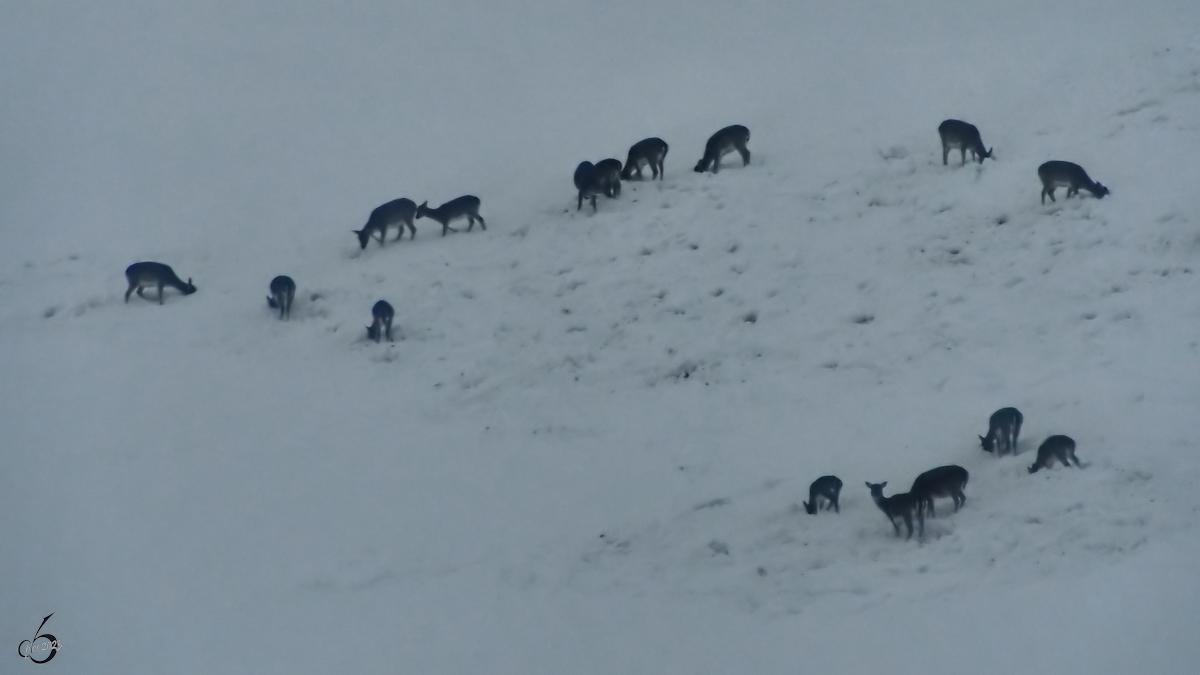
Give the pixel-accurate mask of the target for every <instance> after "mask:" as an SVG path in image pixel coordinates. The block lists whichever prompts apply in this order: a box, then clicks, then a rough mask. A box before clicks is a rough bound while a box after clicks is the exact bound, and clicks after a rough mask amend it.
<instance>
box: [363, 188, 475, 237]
mask: <svg viewBox="0 0 1200 675" xmlns="http://www.w3.org/2000/svg"><path fill="white" fill-rule="evenodd" d="M479 204H480V201H479V197H476V196H474V195H463V196H461V197H459V198H457V199H451V200H450V201H448V202H446V203H445V204H442V205H441V206H439V207H437V208H436V209H431V208H429V202H424V203H422V204H421V205H420V206H417V204H416V202H414V201H413V200H411V199H405V198H404V197H401V198H400V199H393V200H392V201H390V202H388V203H386V204H383V205H381V206H377V207H375V209H374V210H372V211H371V215H370V217H369V218H367V224H366V225H363V228H362V229H361V230H350V231H351V232H353V233H354V234H356V235H358V245H359V248H363V249H365V248H366V247H367V244H368V243H369V242H370V241H371V237H372V235H374V236H375V237H377V238H378V239H379V245H380V246H383V244H384V241H385V240H386V239H387V231H388V228H389V227H391V226H393V225H395V226H396V227H397V228H399V230H400V231H399V232H398V233H397V234H396V241H400V240H401V239H403V238H404V228H405V226H408V231H409V233H410V235H411V236H409V239H416V238H417V228H416V226H415V225H413V219H414V218H416V219H421V218H431V219H433V220H435V221H437V222H439V223H441V224H442V236H443V237H444V236H446V233H447V232H458V230H456V229H454V228H453V227H450V223H451V221H454V220H457V219H459V218H466V219H467V220H468V221H470V224H469V225H467V232H470V231H471V230H472V229H473V228H474V227H475V221H476V220H478V221H479V227H480V228H482V229H484V230H487V223H485V222H483V218H482V217H481V216H480V215H479Z"/></svg>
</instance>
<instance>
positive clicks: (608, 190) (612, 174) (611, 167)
mask: <svg viewBox="0 0 1200 675" xmlns="http://www.w3.org/2000/svg"><path fill="white" fill-rule="evenodd" d="M592 176H593V177H594V178H595V180H596V183H597V184H598V185H599V187H601V188H603V189H604V194H605V195H606V196H607V197H608V198H609V199H613V198H616V197H620V196H621V160H619V159H614V158H612V157H609V158H608V159H602V160H600V161H599V162H596V166H595V169H594V170H593V173H592Z"/></svg>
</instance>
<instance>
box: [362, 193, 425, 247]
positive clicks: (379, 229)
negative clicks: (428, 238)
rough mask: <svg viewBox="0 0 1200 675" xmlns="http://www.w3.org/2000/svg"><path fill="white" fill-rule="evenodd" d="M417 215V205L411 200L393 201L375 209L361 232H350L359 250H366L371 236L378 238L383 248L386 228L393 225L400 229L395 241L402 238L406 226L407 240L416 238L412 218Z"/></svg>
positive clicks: (415, 229)
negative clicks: (408, 235)
mask: <svg viewBox="0 0 1200 675" xmlns="http://www.w3.org/2000/svg"><path fill="white" fill-rule="evenodd" d="M416 214H417V205H416V204H415V203H414V202H413V200H411V199H404V198H403V197H402V198H400V199H394V200H392V201H390V202H388V203H386V204H383V205H381V206H377V207H375V209H374V210H373V211H371V217H369V218H367V224H366V225H363V228H362V229H361V230H350V231H351V232H353V233H354V234H357V235H358V245H359V247H361V248H366V247H367V243H368V242H370V241H371V235H372V234H374V235H376V236H377V237H379V245H380V246H383V242H384V240H386V239H387V230H388V227H390V226H392V225H395V226H396V227H398V228H400V231H399V232H397V233H396V241H400V240H401V239H403V238H404V227H405V226H406V225H407V226H408V229H409V232H411V233H412V236H410V237H409V239H416V238H417V228H416V226H415V225H413V216H415V215H416Z"/></svg>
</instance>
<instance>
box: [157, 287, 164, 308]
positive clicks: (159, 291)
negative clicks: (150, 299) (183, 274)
mask: <svg viewBox="0 0 1200 675" xmlns="http://www.w3.org/2000/svg"><path fill="white" fill-rule="evenodd" d="M158 304H160V305H161V304H163V285H162V282H161V281H160V282H158Z"/></svg>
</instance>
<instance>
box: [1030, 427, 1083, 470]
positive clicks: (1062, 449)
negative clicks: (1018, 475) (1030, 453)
mask: <svg viewBox="0 0 1200 675" xmlns="http://www.w3.org/2000/svg"><path fill="white" fill-rule="evenodd" d="M1055 462H1058V463H1059V464H1062V465H1063V466H1071V463H1072V462H1073V463H1074V464H1075V466H1076V467H1077V468H1080V469H1082V468H1083V465H1082V464H1080V463H1079V458H1078V457H1076V456H1075V441H1074V439H1072V438H1071V437H1070V436H1061V435H1059V436H1051V437H1050V438H1047V439H1046V440H1045V441H1042V445H1041V446H1040V447H1039V448H1038V454H1037V461H1036V462H1034V463H1033V466H1031V467H1029V473H1037V471H1038V469H1049V468H1050V467H1051V466H1052V465H1053V464H1054V463H1055Z"/></svg>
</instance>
